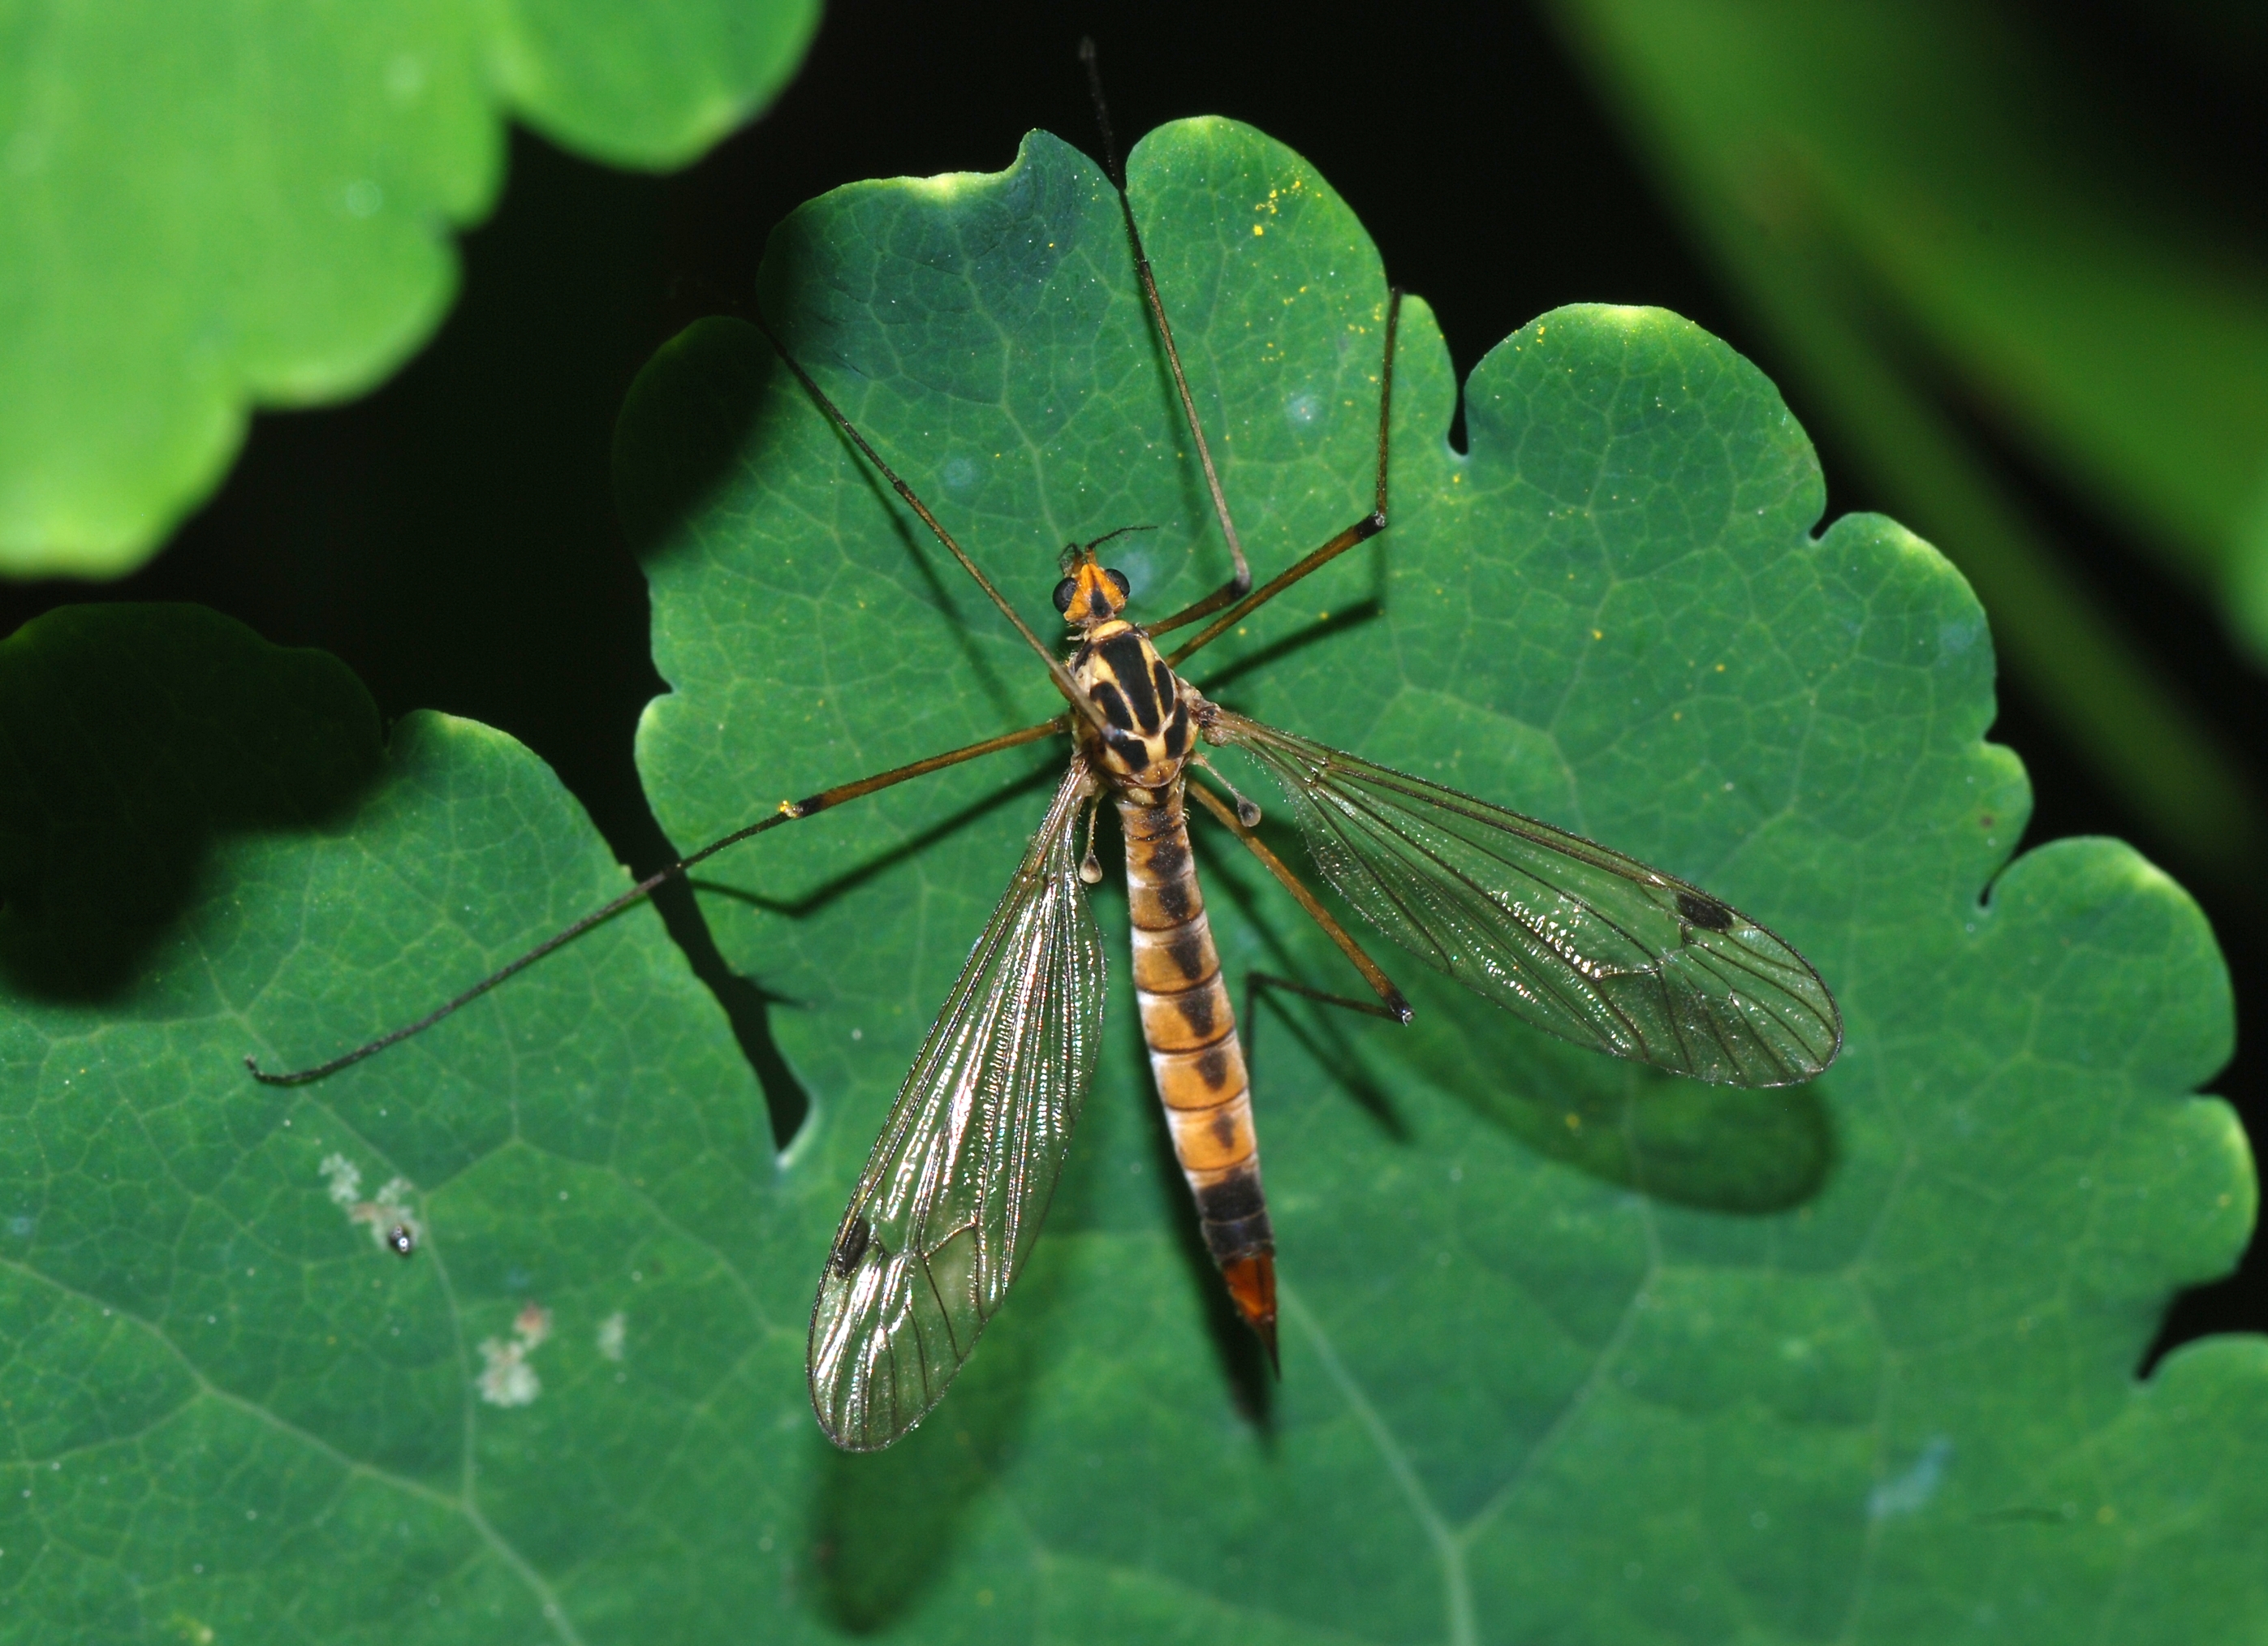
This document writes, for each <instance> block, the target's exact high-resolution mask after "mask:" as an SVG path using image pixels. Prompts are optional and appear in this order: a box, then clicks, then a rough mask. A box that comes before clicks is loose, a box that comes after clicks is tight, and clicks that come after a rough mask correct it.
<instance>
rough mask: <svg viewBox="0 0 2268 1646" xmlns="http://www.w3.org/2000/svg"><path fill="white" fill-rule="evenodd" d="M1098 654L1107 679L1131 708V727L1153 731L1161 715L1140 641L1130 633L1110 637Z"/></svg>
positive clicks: (1147, 661)
mask: <svg viewBox="0 0 2268 1646" xmlns="http://www.w3.org/2000/svg"><path fill="white" fill-rule="evenodd" d="M1099 650H1101V653H1102V660H1103V662H1105V663H1106V664H1108V665H1110V674H1111V678H1112V679H1113V680H1116V681H1117V682H1118V687H1119V689H1120V690H1121V691H1123V692H1124V693H1125V694H1126V701H1127V702H1130V703H1131V704H1132V705H1133V707H1134V724H1137V725H1138V726H1139V727H1141V729H1142V730H1143V731H1156V730H1157V729H1158V727H1159V725H1160V723H1161V722H1163V720H1164V719H1165V713H1164V710H1163V709H1160V706H1159V702H1158V687H1157V685H1156V682H1154V681H1152V680H1151V678H1150V660H1149V658H1146V657H1145V656H1144V655H1143V645H1142V637H1141V636H1139V635H1137V634H1134V633H1132V632H1131V631H1129V632H1128V633H1126V634H1123V635H1113V636H1111V637H1110V638H1109V639H1108V640H1106V641H1104V642H1103V643H1102V644H1101V647H1100V648H1099Z"/></svg>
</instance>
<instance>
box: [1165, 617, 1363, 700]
mask: <svg viewBox="0 0 2268 1646" xmlns="http://www.w3.org/2000/svg"><path fill="white" fill-rule="evenodd" d="M1385 615H1386V602H1385V601H1384V600H1382V599H1378V598H1376V597H1375V596H1373V597H1371V598H1368V599H1362V600H1359V601H1357V602H1356V603H1355V604H1354V605H1352V606H1348V607H1347V608H1346V609H1345V610H1344V611H1342V612H1334V613H1332V614H1330V615H1329V617H1323V618H1318V619H1316V620H1315V621H1314V622H1312V623H1309V624H1307V625H1306V626H1305V627H1304V628H1296V629H1294V630H1292V632H1291V633H1290V634H1288V635H1285V636H1283V637H1282V638H1281V639H1279V640H1271V641H1270V642H1269V643H1267V644H1266V645H1264V646H1263V647H1261V648H1260V649H1259V650H1257V651H1252V652H1248V653H1246V654H1245V655H1244V656H1243V657H1241V658H1237V659H1236V660H1235V661H1234V662H1233V663H1231V664H1230V665H1228V666H1227V667H1226V668H1225V669H1223V670H1221V671H1220V672H1219V673H1217V674H1211V675H1208V676H1206V677H1205V682H1204V685H1203V686H1201V687H1198V688H1197V689H1198V690H1199V691H1201V692H1203V693H1204V694H1205V695H1206V696H1207V697H1211V696H1214V695H1215V694H1218V693H1219V691H1220V689H1221V688H1222V687H1225V686H1228V685H1231V684H1233V682H1235V681H1237V680H1241V679H1242V678H1243V677H1244V676H1246V675H1248V674H1249V673H1251V672H1253V671H1255V670H1256V669H1264V668H1266V667H1268V666H1269V665H1270V664H1274V663H1280V662H1281V661H1283V660H1284V659H1285V658H1289V657H1292V656H1295V655H1297V654H1298V653H1300V652H1302V651H1305V650H1307V648H1308V647H1310V646H1313V645H1317V644H1320V643H1322V642H1323V641H1325V640H1329V639H1330V638H1332V637H1333V636H1337V635H1342V634H1344V633H1345V632H1346V631H1347V630H1348V629H1350V628H1359V627H1360V626H1361V625H1362V624H1365V623H1367V622H1370V621H1373V620H1374V619H1376V618H1380V617H1383V616H1385Z"/></svg>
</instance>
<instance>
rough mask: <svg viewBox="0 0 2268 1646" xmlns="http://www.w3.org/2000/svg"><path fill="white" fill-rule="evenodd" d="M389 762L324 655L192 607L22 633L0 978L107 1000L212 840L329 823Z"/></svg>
mask: <svg viewBox="0 0 2268 1646" xmlns="http://www.w3.org/2000/svg"><path fill="white" fill-rule="evenodd" d="M384 762H385V751H384V745H383V742H382V740H381V738H380V734H379V717H378V709H377V706H376V704H374V703H373V702H372V701H371V697H370V694H369V693H368V692H367V691H365V689H364V687H363V685H362V682H361V681H360V680H357V679H356V678H355V677H354V675H353V674H352V673H351V672H350V671H349V670H348V669H347V668H346V666H345V665H343V664H342V663H340V662H339V661H338V660H337V659H335V658H331V657H329V656H328V655H326V654H324V653H322V652H318V651H307V650H288V649H286V648H284V647H281V646H274V645H270V644H269V643H267V642H266V641H264V640H262V639H261V638H260V637H259V636H257V635H255V634H254V632H253V631H252V630H251V629H249V628H246V627H244V626H243V625H242V624H240V623H239V622H237V621H234V620H233V619H232V618H226V617H223V616H222V615H220V614H218V613H217V612H212V611H209V610H207V609H206V608H204V607H203V606H158V605H151V606H130V605H115V606H111V605H104V606H63V607H59V608H57V609H56V610H55V611H52V612H49V613H48V614H45V615H44V616H41V617H39V618H36V619H34V620H33V621H31V622H29V623H26V624H25V625H24V627H23V628H19V629H18V630H17V631H16V633H15V634H13V635H11V636H9V637H8V638H7V639H6V640H5V641H4V642H0V978H4V979H5V981H7V983H8V984H9V985H10V986H11V987H12V988H18V989H20V990H21V991H23V992H24V993H26V994H27V995H29V996H33V997H34V998H40V999H46V1000H51V1001H57V1002H73V1003H94V1002H100V1001H110V1000H115V999H117V998H118V997H119V996H122V994H124V993H125V992H126V991H128V990H129V989H130V988H133V987H135V979H136V977H137V975H139V974H142V973H143V972H144V970H145V968H146V967H147V966H149V965H150V964H151V961H152V952H153V950H154V949H155V948H156V947H157V945H158V944H159V943H160V942H161V941H162V940H163V939H164V937H166V933H167V932H168V931H169V930H172V929H173V927H174V926H175V924H176V922H178V921H179V919H180V916H181V915H183V913H184V912H185V911H186V910H187V908H188V907H189V905H190V904H191V903H193V902H195V901H196V900H199V899H200V898H201V897H203V896H204V895H206V894H207V893H208V890H209V888H208V886H207V881H206V877H207V873H208V871H209V867H210V863H211V860H212V857H213V854H214V849H215V848H216V846H217V844H218V843H219V841H221V840H223V839H224V838H225V837H226V836H229V835H237V834H260V833H267V832H275V831H285V830H290V831H306V830H315V829H321V828H325V827H332V826H334V825H335V824H336V823H338V822H339V821H340V820H341V819H344V818H345V817H347V816H348V815H349V814H350V813H351V812H352V811H353V810H354V808H355V806H356V805H357V803H358V801H359V800H360V798H361V797H363V796H364V795H365V793H366V792H367V791H368V790H370V789H371V788H372V786H373V785H374V784H375V783H377V782H378V780H379V777H380V775H382V771H383V768H384Z"/></svg>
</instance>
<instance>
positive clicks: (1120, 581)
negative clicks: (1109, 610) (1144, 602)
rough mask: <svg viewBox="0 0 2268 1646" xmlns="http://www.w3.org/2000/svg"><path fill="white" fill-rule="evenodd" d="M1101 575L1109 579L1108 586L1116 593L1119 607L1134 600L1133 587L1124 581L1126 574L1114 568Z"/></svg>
mask: <svg viewBox="0 0 2268 1646" xmlns="http://www.w3.org/2000/svg"><path fill="white" fill-rule="evenodd" d="M1102 575H1103V576H1104V577H1108V578H1109V579H1110V586H1111V587H1112V588H1114V589H1116V590H1117V591H1118V599H1119V603H1120V604H1121V605H1123V604H1124V603H1125V602H1126V601H1128V600H1130V599H1133V598H1134V589H1133V585H1132V584H1129V583H1128V582H1127V581H1126V574H1125V573H1124V572H1123V571H1120V570H1118V569H1116V568H1115V567H1114V568H1109V569H1106V570H1105V571H1104V572H1103V574H1102Z"/></svg>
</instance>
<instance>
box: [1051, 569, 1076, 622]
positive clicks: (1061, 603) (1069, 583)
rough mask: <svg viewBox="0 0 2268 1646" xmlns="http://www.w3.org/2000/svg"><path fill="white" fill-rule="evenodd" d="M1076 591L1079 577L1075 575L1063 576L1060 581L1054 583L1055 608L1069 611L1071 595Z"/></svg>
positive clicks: (1060, 610)
mask: <svg viewBox="0 0 2268 1646" xmlns="http://www.w3.org/2000/svg"><path fill="white" fill-rule="evenodd" d="M1078 592H1079V579H1078V578H1077V577H1065V578H1064V580H1063V581H1062V582H1061V583H1058V584H1056V610H1057V611H1058V612H1064V613H1069V612H1070V610H1071V596H1072V595H1074V594H1077V593H1078Z"/></svg>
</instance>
